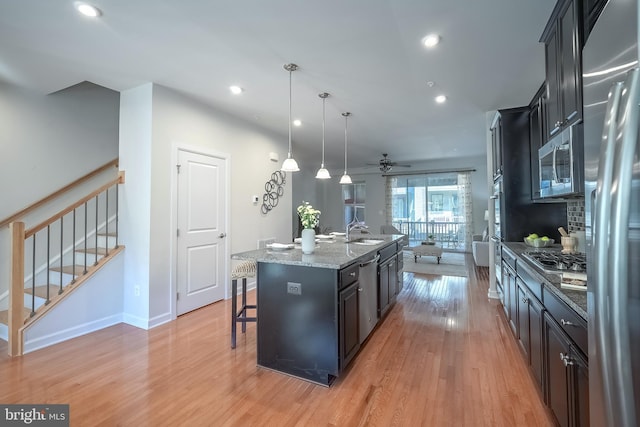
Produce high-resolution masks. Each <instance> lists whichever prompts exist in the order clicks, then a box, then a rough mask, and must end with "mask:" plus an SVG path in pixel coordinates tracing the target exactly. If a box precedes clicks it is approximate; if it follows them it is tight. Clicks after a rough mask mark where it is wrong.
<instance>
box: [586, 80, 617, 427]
mask: <svg viewBox="0 0 640 427" xmlns="http://www.w3.org/2000/svg"><path fill="white" fill-rule="evenodd" d="M622 88H623V84H622V82H618V83H615V84H614V85H613V86H612V87H611V89H610V90H609V96H608V102H607V109H606V111H605V118H604V128H603V132H602V145H601V147H600V156H599V162H598V179H597V185H596V191H595V195H594V198H595V200H596V204H595V210H594V212H593V214H592V216H593V217H594V218H592V221H593V222H592V227H593V228H592V230H593V253H594V273H595V286H594V287H593V293H594V301H595V313H594V325H593V326H594V329H595V337H596V342H595V347H596V353H597V355H598V357H597V361H596V363H597V364H598V368H599V371H600V373H601V377H602V388H603V390H602V396H603V398H604V400H605V401H604V402H603V403H604V407H605V414H606V417H607V420H608V424H609V425H611V426H613V425H615V424H614V422H613V412H614V407H613V405H614V400H613V395H612V393H613V390H614V385H613V384H612V380H613V377H612V373H611V368H612V365H613V360H611V355H612V353H611V352H610V345H609V295H608V292H607V290H608V280H609V272H608V267H609V265H610V264H609V262H610V260H609V244H608V243H609V222H610V211H609V207H610V206H611V193H610V192H609V189H610V188H611V180H612V175H613V156H614V149H615V141H616V129H617V126H616V119H617V116H618V108H619V105H620V96H621V94H622Z"/></svg>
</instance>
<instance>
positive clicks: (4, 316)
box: [0, 308, 31, 325]
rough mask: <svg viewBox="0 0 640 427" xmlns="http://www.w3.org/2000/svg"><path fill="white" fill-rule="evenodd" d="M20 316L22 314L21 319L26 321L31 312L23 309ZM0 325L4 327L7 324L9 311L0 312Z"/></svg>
mask: <svg viewBox="0 0 640 427" xmlns="http://www.w3.org/2000/svg"><path fill="white" fill-rule="evenodd" d="M22 314H23V317H24V318H25V319H26V318H27V317H29V314H31V311H30V310H29V309H28V308H23V309H22ZM0 323H3V324H5V325H8V324H9V310H2V311H0Z"/></svg>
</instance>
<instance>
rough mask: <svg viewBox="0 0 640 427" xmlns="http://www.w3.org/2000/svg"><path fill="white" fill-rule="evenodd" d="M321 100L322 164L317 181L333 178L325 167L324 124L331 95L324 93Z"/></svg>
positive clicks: (320, 95)
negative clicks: (326, 106)
mask: <svg viewBox="0 0 640 427" xmlns="http://www.w3.org/2000/svg"><path fill="white" fill-rule="evenodd" d="M318 96H319V97H320V98H322V162H321V163H320V169H318V173H317V174H316V178H317V179H329V178H331V175H330V174H329V171H328V170H327V169H326V168H325V167H324V122H325V118H326V109H325V105H326V102H327V98H328V97H329V94H328V93H326V92H323V93H321V94H319V95H318Z"/></svg>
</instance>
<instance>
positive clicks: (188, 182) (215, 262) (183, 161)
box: [176, 150, 228, 315]
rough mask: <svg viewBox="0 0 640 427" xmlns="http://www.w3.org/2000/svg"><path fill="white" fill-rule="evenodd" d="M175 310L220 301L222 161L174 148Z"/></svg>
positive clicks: (223, 259) (223, 234)
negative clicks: (175, 197) (175, 216)
mask: <svg viewBox="0 0 640 427" xmlns="http://www.w3.org/2000/svg"><path fill="white" fill-rule="evenodd" d="M178 165H179V167H178V168H177V169H178V194H177V200H178V221H177V223H178V232H177V236H178V237H177V240H178V244H177V266H176V276H177V290H178V301H177V306H176V312H177V314H178V315H180V314H184V313H186V312H189V311H191V310H195V309H196V308H199V307H202V306H204V305H207V304H211V303H212V302H215V301H219V300H221V299H223V298H224V296H225V295H224V291H225V286H224V279H225V277H224V272H225V262H226V260H227V259H228V256H227V255H228V254H227V253H226V252H227V251H226V245H225V237H226V230H225V227H226V209H227V207H226V192H227V182H226V159H223V158H218V157H213V156H207V155H203V154H197V153H192V152H189V151H183V150H178Z"/></svg>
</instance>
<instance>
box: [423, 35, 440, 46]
mask: <svg viewBox="0 0 640 427" xmlns="http://www.w3.org/2000/svg"><path fill="white" fill-rule="evenodd" d="M438 43H440V36H439V35H437V34H429V35H428V36H426V37H425V38H423V39H422V44H424V45H425V46H426V47H434V46H435V45H437V44H438Z"/></svg>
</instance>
